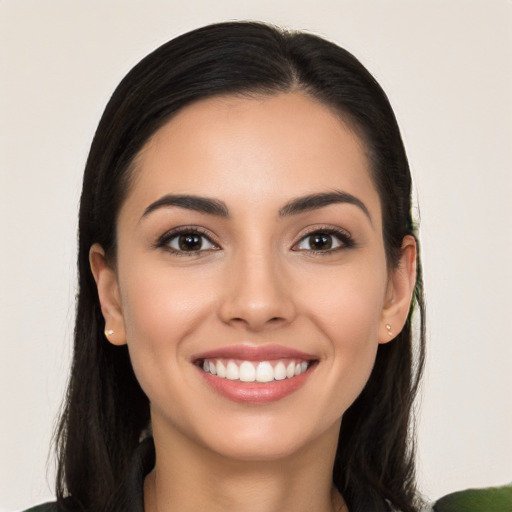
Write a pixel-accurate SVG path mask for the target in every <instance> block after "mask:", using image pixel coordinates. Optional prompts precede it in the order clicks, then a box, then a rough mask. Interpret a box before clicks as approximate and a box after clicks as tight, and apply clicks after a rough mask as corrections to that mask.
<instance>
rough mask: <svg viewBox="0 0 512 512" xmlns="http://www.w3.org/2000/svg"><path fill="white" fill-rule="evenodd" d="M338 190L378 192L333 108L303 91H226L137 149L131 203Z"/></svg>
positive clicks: (254, 200) (375, 203)
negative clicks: (270, 93) (233, 93)
mask: <svg viewBox="0 0 512 512" xmlns="http://www.w3.org/2000/svg"><path fill="white" fill-rule="evenodd" d="M333 189H338V190H343V191H344V192H348V193H351V194H353V195H356V196H357V197H360V196H363V197H362V199H364V201H365V203H369V204H367V206H368V208H369V209H374V210H375V209H377V210H378V212H377V211H374V213H378V215H377V216H378V217H380V205H379V200H378V195H377V192H376V190H375V187H374V185H373V182H372V179H371V173H370V163H369V159H368V157H367V155H366V152H365V147H364V144H363V142H362V141H361V139H360V137H359V136H358V135H357V134H356V132H355V131H354V130H352V129H351V128H349V126H348V125H347V124H346V123H345V122H343V120H342V118H341V117H340V115H338V114H337V113H335V112H334V111H333V110H332V109H330V108H328V107H326V106H325V105H323V104H321V103H319V102H318V101H316V100H314V99H312V98H310V97H309V96H307V95H305V94H304V93H299V92H296V93H287V94H278V95H273V96H262V97H233V96H225V97H224V96H223V97H215V98H210V99H206V100H201V101H199V102H196V103H194V104H192V105H190V106H187V107H185V108H184V109H183V110H182V111H180V112H179V113H178V114H177V115H176V116H175V117H173V118H172V119H171V120H170V121H169V122H168V123H167V124H165V125H164V126H163V127H162V128H160V129H159V130H158V131H157V132H156V133H155V134H154V136H153V137H152V138H151V140H150V141H149V142H148V143H147V144H146V145H145V147H144V148H143V149H142V150H141V152H140V153H139V155H138V157H137V160H136V166H135V170H134V176H133V180H132V185H131V187H130V190H129V192H128V195H127V200H126V203H132V204H133V203H134V201H135V200H136V202H139V203H140V205H139V209H142V210H143V209H144V208H145V207H146V206H147V204H149V203H150V202H152V201H155V200H156V199H158V198H159V197H160V196H162V195H163V194H170V193H172V194H199V195H205V196H209V197H218V198H221V199H222V200H224V201H226V202H227V203H229V202H230V201H233V202H235V203H236V202H237V201H238V202H240V201H242V202H243V204H244V205H246V206H247V205H250V204H253V205H256V204H259V205H261V204H262V203H263V202H266V203H268V204H269V205H270V204H274V203H275V205H276V207H277V205H282V204H283V203H285V202H286V201H288V200H289V199H290V198H291V197H297V196H301V195H307V194H312V193H318V192H327V191H330V190H333Z"/></svg>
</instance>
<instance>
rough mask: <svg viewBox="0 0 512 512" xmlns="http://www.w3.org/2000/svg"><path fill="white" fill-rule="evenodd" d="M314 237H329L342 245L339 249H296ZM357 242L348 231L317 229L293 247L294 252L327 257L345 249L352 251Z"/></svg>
mask: <svg viewBox="0 0 512 512" xmlns="http://www.w3.org/2000/svg"><path fill="white" fill-rule="evenodd" d="M314 235H328V236H331V237H333V238H335V239H337V240H338V242H339V243H340V245H339V246H338V247H334V248H332V249H325V250H321V249H295V247H297V246H298V245H299V244H301V243H302V242H303V241H305V240H307V239H308V238H311V237H312V236H314ZM355 245H356V244H355V241H354V239H353V238H352V236H351V235H350V233H348V232H347V231H344V230H342V229H339V228H315V229H313V230H311V231H310V232H308V233H306V234H305V235H303V236H302V237H301V238H300V240H299V241H298V242H297V243H296V244H295V245H294V246H293V247H292V250H293V251H307V252H309V253H310V254H316V255H321V256H326V255H329V254H332V253H334V252H338V251H341V250H344V249H350V248H352V247H354V246H355Z"/></svg>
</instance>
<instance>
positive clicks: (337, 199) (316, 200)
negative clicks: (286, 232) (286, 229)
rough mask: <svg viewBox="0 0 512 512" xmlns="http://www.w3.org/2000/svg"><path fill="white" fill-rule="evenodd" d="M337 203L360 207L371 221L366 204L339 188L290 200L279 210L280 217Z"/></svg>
mask: <svg viewBox="0 0 512 512" xmlns="http://www.w3.org/2000/svg"><path fill="white" fill-rule="evenodd" d="M337 203H348V204H353V205H355V206H357V207H358V208H360V209H361V210H362V211H363V212H364V213H365V215H366V216H367V217H368V219H369V220H370V223H371V224H372V225H373V223H372V217H371V215H370V212H369V211H368V208H367V207H366V205H365V204H364V203H363V202H362V201H361V200H360V199H358V198H357V197H356V196H353V195H352V194H349V193H348V192H343V191H341V190H335V191H333V192H325V193H320V194H311V195H309V196H304V197H299V198H297V199H294V200H293V201H290V202H289V203H287V204H286V205H284V206H283V207H282V208H281V209H280V210H279V216H280V217H286V216H288V215H297V214H298V213H303V212H307V211H310V210H317V209H319V208H323V207H324V206H329V205H331V204H337Z"/></svg>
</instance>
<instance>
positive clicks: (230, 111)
mask: <svg viewBox="0 0 512 512" xmlns="http://www.w3.org/2000/svg"><path fill="white" fill-rule="evenodd" d="M212 127H214V128H212ZM134 172H135V174H134V178H135V179H134V181H133V184H132V185H131V188H130V190H129V192H128V194H127V198H126V200H125V202H124V204H123V205H122V208H121V210H120V213H119V218H118V226H117V237H118V253H117V260H116V262H115V266H109V265H108V263H107V261H106V260H105V257H104V253H103V250H102V248H101V247H100V246H99V245H94V246H93V247H92V248H91V253H90V259H91V268H92V272H93V274H94V276H95V279H96V282H97V285H98V292H99V297H100V301H101V306H102V311H103V315H104V317H105V323H106V329H112V330H113V331H114V333H113V334H112V335H110V336H109V341H110V342H111V343H113V344H116V345H122V344H125V343H127V344H128V347H129V351H130V356H131V359H132V363H133V366H134V370H135V373H136V375H137V378H138V380H139V382H140V384H141V386H142V388H143V389H144V391H145V393H146V394H147V396H148V397H149V399H150V402H151V417H152V425H153V433H154V438H155V445H156V453H157V461H156V466H155V469H154V470H153V472H152V473H150V475H149V476H148V477H147V478H146V483H145V507H146V511H147V512H153V511H158V512H166V511H174V510H179V511H181V512H183V511H196V510H210V511H217V510H219V511H221V510H222V511H226V510H244V511H258V512H267V511H268V512H269V511H277V510H279V511H292V510H293V511H294V512H298V511H306V510H315V511H331V510H339V509H340V508H343V506H344V503H343V500H342V498H341V497H340V496H339V495H338V494H337V493H336V492H334V491H333V489H332V483H331V480H332V476H331V473H332V465H333V457H334V453H335V449H336V443H337V437H338V431H339V427H340V424H341V421H342V416H343V413H344V412H345V411H346V409H347V408H348V407H349V406H350V404H352V402H353V401H354V400H355V399H356V397H357V396H358V394H359V393H360V391H361V390H362V388H363V387H364V385H365V383H366V382H367V380H368V377H369V375H370V372H371V369H372V366H373V363H374V360H375V355H376V350H377V347H378V345H379V343H387V342H389V341H391V340H392V338H393V334H390V333H389V329H387V328H386V324H388V325H390V326H391V331H392V333H394V334H397V333H398V332H400V330H401V329H402V327H403V325H404V323H405V321H406V317H407V313H408V310H409V304H410V300H411V295H412V291H413V287H414V281H415V275H416V269H415V260H416V246H415V243H414V240H413V239H412V238H411V237H406V238H405V239H404V241H403V246H402V257H401V260H400V262H399V265H398V267H397V268H396V269H391V270H390V269H389V268H388V265H387V263H386V256H385V251H384V245H383V238H382V216H381V207H380V200H379V196H378V194H377V192H376V189H375V186H374V184H373V182H372V179H371V176H370V172H369V162H368V159H367V157H366V155H365V150H364V146H363V144H362V142H361V140H360V139H359V138H358V136H357V135H356V134H355V133H354V132H353V131H352V130H351V129H350V128H349V127H348V126H347V125H346V124H344V123H343V121H342V119H341V118H340V117H339V115H337V114H336V113H334V112H333V111H332V110H331V109H329V108H328V107H326V106H324V105H322V104H320V103H318V102H317V101H315V100H313V99H311V98H309V97H308V96H306V95H305V94H303V93H300V92H294V93H288V94H279V95H274V96H269V97H256V98H255V97H251V98H240V97H217V98H212V99H207V100H203V101H200V102H197V103H195V104H193V105H191V106H188V107H187V108H185V109H183V110H182V111H181V112H180V113H179V114H178V115H177V116H175V117H174V118H173V119H172V120H170V121H169V122H168V123H167V124H166V125H165V126H163V127H162V128H161V129H160V130H159V131H158V132H157V133H156V134H155V135H154V136H153V138H152V139H151V140H150V141H149V142H148V143H147V144H146V146H145V147H144V148H143V150H142V151H141V152H140V154H139V156H138V158H137V161H136V166H135V171H134ZM333 190H338V191H343V192H345V193H349V194H351V195H353V196H355V197H356V198H358V199H359V200H360V201H361V202H362V203H363V204H364V207H365V208H366V210H367V212H365V211H364V208H362V207H360V206H358V205H355V204H350V203H335V204H329V205H326V206H324V207H321V208H315V209H311V210H307V211H303V212H300V213H297V214H294V215H285V216H283V215H280V213H279V212H280V210H282V208H283V207H284V206H285V205H287V204H288V203H289V202H290V201H292V200H294V199H296V198H298V197H302V196H307V195H311V194H319V193H329V192H332V191H333ZM166 194H193V195H195V196H202V197H207V198H214V199H216V200H218V201H222V202H223V203H224V204H225V206H226V207H227V208H228V209H229V217H220V216H217V215H211V214H206V213H202V212H198V211H193V210H190V209H187V208H182V207H177V206H167V207H166V206H163V207H160V208H155V209H154V210H152V211H151V212H149V213H147V214H146V215H145V214H144V212H145V210H146V209H147V208H148V206H149V205H151V204H152V203H154V202H155V201H157V200H159V199H160V198H162V197H163V196H165V195H166ZM179 226H195V227H197V228H200V230H201V232H203V233H205V234H206V235H207V236H208V238H209V239H210V240H211V243H210V242H207V241H206V239H205V240H204V241H203V243H204V245H203V247H204V250H196V251H193V252H184V253H183V252H182V253H181V254H176V253H175V252H172V247H179V246H177V239H173V240H171V241H170V242H169V243H170V244H171V246H172V247H171V249H170V248H169V244H168V245H167V246H164V247H162V246H158V244H157V241H158V240H159V239H160V238H161V237H162V235H163V234H164V233H166V232H168V231H169V230H170V229H173V228H176V227H179ZM326 228H329V229H336V230H339V229H341V230H342V232H343V233H345V234H346V233H349V234H350V237H351V240H352V245H351V244H350V243H347V241H346V239H344V238H343V237H341V238H339V239H338V238H337V237H336V236H334V235H331V236H332V237H333V238H331V241H332V243H333V247H334V248H333V249H330V250H325V249H322V250H320V251H316V252H315V251H313V250H311V242H312V239H311V238H308V236H307V235H308V234H310V233H311V231H312V230H317V231H322V230H323V232H325V229H326ZM237 344H247V345H250V346H264V345H267V344H280V345H283V346H285V347H292V348H294V349H297V350H301V351H304V352H307V353H309V354H313V355H314V356H315V358H316V360H317V363H316V365H315V366H314V368H313V369H312V371H311V373H310V375H309V378H308V379H307V381H306V382H305V384H304V385H303V386H302V387H300V388H299V389H298V390H297V391H295V392H294V393H292V394H290V395H288V396H286V397H285V398H283V399H281V400H277V401H274V402H270V403H267V404H246V403H239V402H235V401H232V400H230V399H228V398H226V397H225V396H222V395H220V394H219V393H217V392H216V391H214V390H213V389H212V388H211V387H210V386H209V385H207V384H206V382H205V380H204V379H203V378H202V376H201V373H200V370H198V368H197V366H195V365H194V364H193V357H194V355H197V354H198V353H201V352H204V351H209V350H213V349H217V348H219V347H225V346H230V345H237Z"/></svg>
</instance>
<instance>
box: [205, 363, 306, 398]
mask: <svg viewBox="0 0 512 512" xmlns="http://www.w3.org/2000/svg"><path fill="white" fill-rule="evenodd" d="M312 370H313V368H312V367H310V368H308V369H307V371H305V372H304V373H301V374H300V375H297V376H296V377H292V378H290V379H283V380H274V381H272V382H262V383H260V382H241V381H239V380H229V379H224V378H221V377H217V376H216V375H212V374H211V373H207V372H205V371H203V370H202V369H200V368H198V371H200V372H201V374H202V376H203V378H204V379H205V380H206V382H207V383H208V384H209V385H210V386H211V387H212V388H213V389H214V390H215V391H216V392H217V393H219V394H221V395H223V396H225V397H226V398H229V399H230V400H233V401H234V402H240V403H250V404H268V403H270V402H276V401H277V400H281V399H282V398H285V397H286V396H288V395H291V394H292V393H294V392H295V391H297V390H298V389H299V388H301V387H302V386H303V385H304V384H305V383H306V381H307V379H308V378H309V376H310V375H311V372H312Z"/></svg>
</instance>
